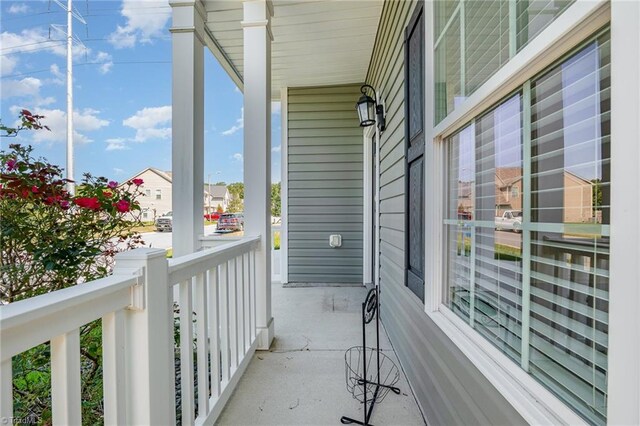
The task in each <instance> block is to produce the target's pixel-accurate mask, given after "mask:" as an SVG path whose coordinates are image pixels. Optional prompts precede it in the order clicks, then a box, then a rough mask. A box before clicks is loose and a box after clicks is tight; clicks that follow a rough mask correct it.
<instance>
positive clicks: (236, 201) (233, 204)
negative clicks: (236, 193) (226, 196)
mask: <svg viewBox="0 0 640 426" xmlns="http://www.w3.org/2000/svg"><path fill="white" fill-rule="evenodd" d="M243 210H244V202H243V200H241V199H240V198H236V197H233V198H232V199H231V201H230V202H229V207H227V211H228V212H229V213H238V212H241V211H243Z"/></svg>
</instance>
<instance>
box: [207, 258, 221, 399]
mask: <svg viewBox="0 0 640 426" xmlns="http://www.w3.org/2000/svg"><path fill="white" fill-rule="evenodd" d="M218 282H219V280H218V268H215V269H211V270H210V271H209V354H210V356H211V398H212V399H213V400H215V399H217V398H218V397H219V396H220V329H219V326H218V324H219V320H218V316H219V315H220V308H219V305H218V287H219V286H218Z"/></svg>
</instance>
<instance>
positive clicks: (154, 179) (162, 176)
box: [129, 167, 230, 221]
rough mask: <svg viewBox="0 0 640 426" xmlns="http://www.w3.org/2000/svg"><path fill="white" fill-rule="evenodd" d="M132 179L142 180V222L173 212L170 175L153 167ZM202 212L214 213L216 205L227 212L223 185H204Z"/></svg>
mask: <svg viewBox="0 0 640 426" xmlns="http://www.w3.org/2000/svg"><path fill="white" fill-rule="evenodd" d="M132 179H142V180H143V182H144V183H143V184H142V186H141V187H140V189H141V190H142V193H143V194H144V195H143V196H142V197H140V199H139V202H140V209H141V211H142V220H143V221H154V220H155V219H156V218H157V217H158V216H161V215H163V214H165V213H167V212H170V211H172V210H173V208H172V201H171V200H172V195H173V194H172V182H173V180H172V173H171V172H170V171H162V170H160V169H156V168H155V167H147V168H146V169H144V170H142V171H141V172H139V173H137V174H135V175H134V176H132V177H131V178H130V179H129V180H132ZM203 197H204V212H203V214H207V213H210V212H213V211H216V210H217V208H218V205H220V206H221V207H222V209H223V210H224V211H226V210H227V207H228V205H229V201H230V195H229V191H228V190H227V187H226V186H224V185H211V186H209V185H206V184H205V190H204V194H203Z"/></svg>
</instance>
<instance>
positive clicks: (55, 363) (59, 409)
mask: <svg viewBox="0 0 640 426" xmlns="http://www.w3.org/2000/svg"><path fill="white" fill-rule="evenodd" d="M81 403H82V397H81V390H80V331H79V330H78V329H77V328H76V329H75V330H72V331H70V332H68V333H66V334H62V335H60V336H56V337H54V338H53V339H51V407H52V410H51V411H52V419H53V424H54V425H79V424H81V423H82V415H81V407H80V404H81Z"/></svg>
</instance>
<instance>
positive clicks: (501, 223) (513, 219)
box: [495, 210, 522, 232]
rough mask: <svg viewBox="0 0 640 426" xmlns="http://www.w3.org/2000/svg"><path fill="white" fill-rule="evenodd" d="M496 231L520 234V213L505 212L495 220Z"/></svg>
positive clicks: (517, 211) (513, 211) (514, 211)
mask: <svg viewBox="0 0 640 426" xmlns="http://www.w3.org/2000/svg"><path fill="white" fill-rule="evenodd" d="M495 223H496V230H498V231H502V230H506V231H513V232H522V212H521V211H520V210H506V211H505V212H504V213H502V216H496V218H495Z"/></svg>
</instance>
